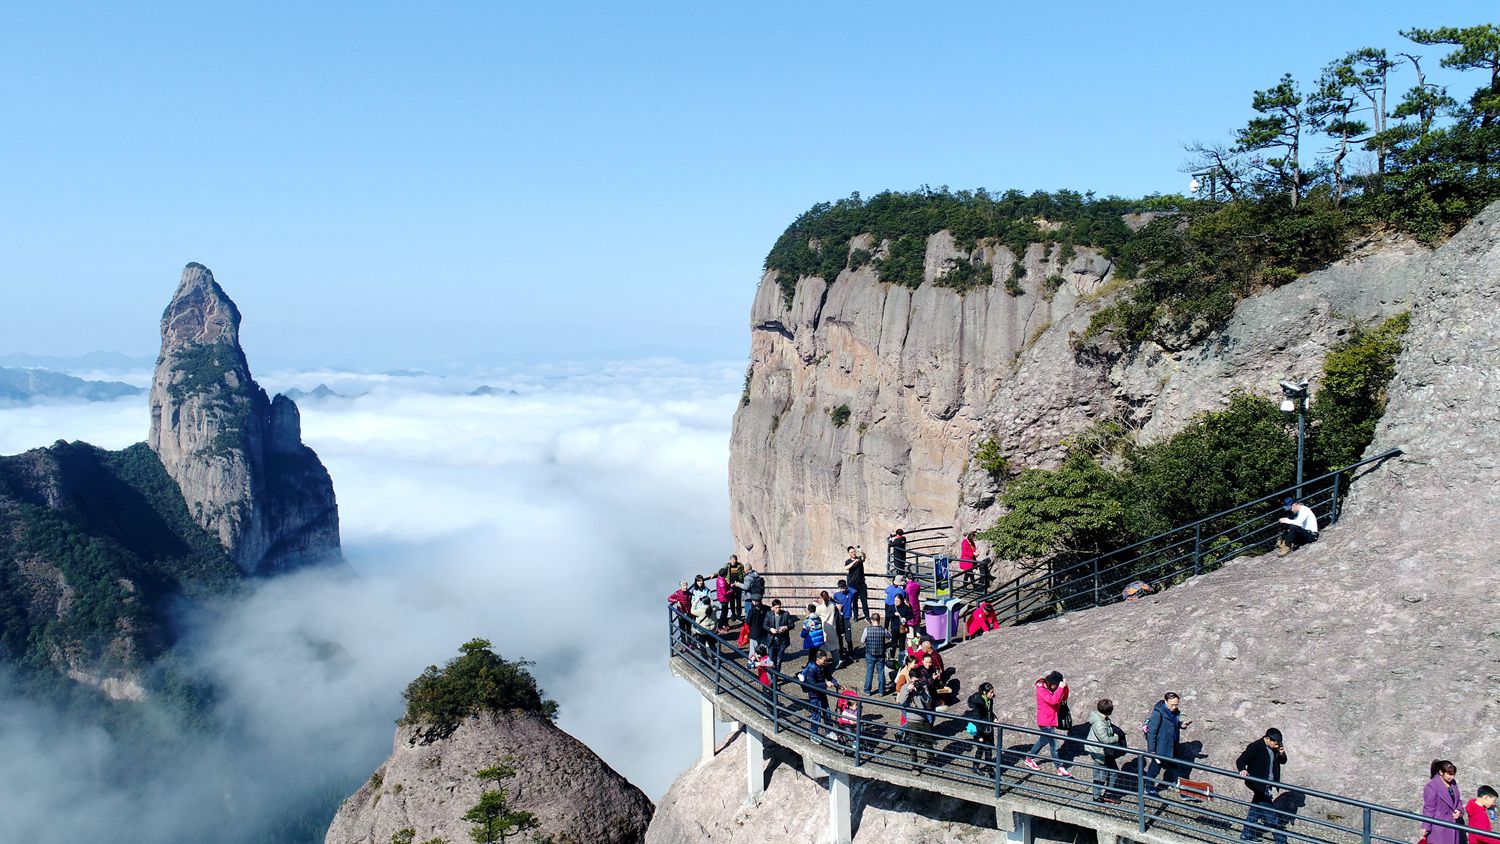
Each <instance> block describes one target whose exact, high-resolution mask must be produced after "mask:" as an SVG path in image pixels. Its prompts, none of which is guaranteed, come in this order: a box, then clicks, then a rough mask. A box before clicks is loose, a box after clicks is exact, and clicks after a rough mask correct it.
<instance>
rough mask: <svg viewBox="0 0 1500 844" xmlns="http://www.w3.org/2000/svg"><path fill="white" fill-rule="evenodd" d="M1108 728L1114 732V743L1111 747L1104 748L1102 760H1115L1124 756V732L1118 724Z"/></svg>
mask: <svg viewBox="0 0 1500 844" xmlns="http://www.w3.org/2000/svg"><path fill="white" fill-rule="evenodd" d="M1110 727H1112V728H1113V729H1114V731H1115V743H1114V746H1113V747H1106V748H1104V758H1105V759H1107V760H1115V759H1119V758H1120V757H1121V756H1124V755H1125V731H1124V730H1122V729H1120V725H1119V724H1110Z"/></svg>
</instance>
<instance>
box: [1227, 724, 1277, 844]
mask: <svg viewBox="0 0 1500 844" xmlns="http://www.w3.org/2000/svg"><path fill="white" fill-rule="evenodd" d="M1285 764H1286V745H1285V744H1283V743H1282V740H1281V731H1280V730H1278V729H1276V728H1275V727H1272V728H1271V729H1269V730H1266V734H1265V735H1264V736H1261V737H1260V738H1258V739H1256V740H1255V741H1252V742H1250V744H1249V746H1248V747H1246V748H1245V752H1244V753H1241V754H1240V756H1239V758H1238V759H1236V760H1234V767H1235V769H1236V770H1238V771H1239V772H1240V776H1242V777H1253V778H1255V779H1258V780H1270V781H1271V782H1275V783H1280V782H1281V766H1282V765H1285ZM1245 787H1246V788H1248V789H1250V812H1249V814H1248V815H1246V816H1245V828H1244V829H1243V830H1241V831H1240V840H1241V841H1257V840H1259V839H1260V834H1261V832H1262V829H1263V828H1270V830H1271V840H1272V841H1273V842H1275V844H1286V833H1284V832H1282V831H1281V830H1282V828H1283V827H1284V826H1285V825H1286V823H1285V821H1284V820H1283V818H1282V816H1281V813H1280V812H1279V811H1277V809H1276V808H1275V803H1274V801H1273V800H1272V799H1271V796H1272V795H1271V789H1272V788H1273V786H1271V785H1268V784H1266V783H1263V782H1252V781H1250V780H1248V779H1247V780H1245Z"/></svg>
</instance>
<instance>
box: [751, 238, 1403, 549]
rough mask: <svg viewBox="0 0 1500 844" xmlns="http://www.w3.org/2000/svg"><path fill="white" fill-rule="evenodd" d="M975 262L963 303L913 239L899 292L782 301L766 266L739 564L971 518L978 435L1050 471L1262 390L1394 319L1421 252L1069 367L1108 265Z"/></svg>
mask: <svg viewBox="0 0 1500 844" xmlns="http://www.w3.org/2000/svg"><path fill="white" fill-rule="evenodd" d="M856 245H863V246H868V245H869V244H856ZM977 252H978V254H977V255H975V256H973V257H975V258H980V259H985V260H990V261H992V272H993V273H994V280H993V283H992V284H990V285H987V286H984V287H979V288H976V289H973V290H971V291H969V292H967V293H960V292H957V291H955V290H952V289H947V288H943V287H940V286H938V285H937V284H935V283H934V282H935V281H936V275H937V273H938V272H940V269H939V268H942V267H945V266H949V265H950V263H951V260H952V259H955V258H956V259H959V260H963V259H965V258H970V257H971V256H970V255H969V253H966V252H963V251H961V250H959V249H957V248H956V247H955V246H954V244H953V240H952V238H951V237H949V235H948V234H947V233H946V232H939V233H938V234H936V235H933V236H932V237H931V238H929V240H928V244H927V257H926V279H927V281H926V283H924V284H923V285H922V286H921V287H918V288H917V289H915V290H913V289H910V288H906V287H901V286H895V285H889V284H882V283H881V282H879V281H878V280H877V278H876V276H875V274H874V271H873V270H872V269H871V268H869V267H865V268H862V269H859V270H846V271H844V272H843V273H841V274H840V275H839V276H838V278H837V279H835V280H834V281H833V283H831V284H825V283H824V282H823V280H821V279H817V278H805V279H803V280H802V281H801V282H800V283H799V284H798V286H797V291H796V295H795V297H794V299H793V300H792V302H791V304H790V306H789V307H788V306H787V305H786V304H785V303H784V301H783V299H782V297H781V291H780V287H779V285H778V284H777V281H776V277H775V274H774V273H768V274H767V275H766V277H764V278H762V280H761V283H760V286H759V288H758V289H757V292H756V296H755V301H754V305H753V307H752V313H751V320H750V322H751V351H750V368H749V375H748V378H747V389H746V397H745V398H746V400H745V402H744V403H743V404H742V406H741V407H740V409H739V411H738V412H737V413H736V414H735V419H734V431H733V435H732V438H731V445H730V465H729V474H730V508H731V513H730V518H731V526H732V529H733V531H734V535H735V540H736V544H737V545H738V547H739V549H740V550H741V552H742V553H745V554H748V558H749V559H750V560H752V561H755V562H756V563H758V564H760V565H761V566H763V567H768V568H774V569H787V568H800V569H804V570H806V569H826V568H828V567H829V565H830V564H832V563H834V562H835V561H836V560H840V559H842V557H843V548H844V546H845V545H848V544H861V545H863V546H864V547H865V548H866V549H867V550H872V549H880V548H883V547H884V546H883V540H884V537H885V536H886V535H887V534H888V533H889V531H890V530H892V529H894V528H895V527H898V526H904V527H907V528H911V527H915V526H920V525H950V524H951V525H956V526H958V527H959V528H968V527H988V525H989V523H990V522H992V521H993V519H994V514H993V513H992V512H989V508H990V507H991V505H992V504H993V502H994V496H995V493H996V483H995V481H994V479H992V478H991V477H990V476H989V475H988V473H986V472H985V471H983V470H982V469H980V468H979V467H978V466H977V465H975V464H974V463H973V461H972V456H973V454H974V451H975V449H976V448H978V446H979V445H980V443H982V442H984V441H985V440H987V439H990V438H993V439H994V440H995V441H996V442H997V443H998V444H999V446H1000V448H1001V452H1002V453H1003V454H1004V455H1005V457H1006V458H1007V460H1008V461H1009V464H1010V466H1011V467H1012V468H1013V469H1020V468H1026V467H1031V466H1043V467H1046V466H1052V465H1055V463H1056V461H1057V460H1058V459H1059V458H1060V457H1061V456H1062V453H1063V451H1062V447H1061V442H1062V440H1063V439H1064V438H1066V437H1068V436H1071V435H1073V434H1076V433H1078V432H1079V431H1081V430H1083V429H1085V428H1086V427H1088V426H1089V425H1091V424H1093V423H1095V422H1096V421H1097V420H1101V419H1110V418H1115V419H1120V420H1123V421H1126V422H1127V423H1129V424H1130V425H1132V426H1136V427H1139V428H1140V436H1142V437H1143V438H1146V439H1149V438H1153V437H1159V436H1162V435H1164V434H1167V433H1170V432H1172V431H1175V430H1177V429H1179V428H1181V426H1182V425H1183V424H1184V423H1185V422H1186V421H1187V420H1188V419H1189V418H1191V417H1192V416H1193V415H1194V414H1196V413H1198V412H1201V411H1204V410H1210V409H1214V408H1216V407H1218V406H1220V405H1221V404H1222V403H1223V402H1224V401H1225V400H1226V399H1227V397H1228V396H1229V394H1230V393H1231V392H1233V391H1235V390H1250V391H1253V392H1258V393H1262V394H1270V393H1271V392H1272V391H1274V390H1275V389H1276V382H1277V381H1278V380H1279V379H1281V378H1284V377H1287V376H1289V375H1315V374H1316V373H1317V372H1318V371H1319V370H1320V369H1321V367H1322V363H1323V357H1324V355H1325V354H1326V352H1327V349H1328V347H1329V346H1330V345H1332V344H1334V343H1336V342H1337V341H1338V339H1339V338H1340V337H1341V336H1342V335H1343V334H1344V333H1345V332H1347V331H1348V329H1349V327H1350V325H1351V323H1352V322H1353V321H1368V320H1374V319H1379V318H1384V317H1387V316H1390V315H1392V314H1394V313H1396V312H1399V311H1400V310H1402V309H1404V308H1405V307H1406V303H1407V301H1408V300H1409V298H1410V292H1411V289H1412V287H1413V284H1414V283H1415V281H1416V279H1417V278H1418V276H1419V275H1420V273H1421V269H1422V267H1423V265H1424V264H1425V262H1426V259H1427V257H1428V253H1427V251H1426V250H1425V249H1423V248H1421V247H1420V246H1418V245H1415V244H1413V243H1411V242H1409V241H1405V240H1402V239H1400V238H1389V239H1383V240H1379V241H1374V242H1370V243H1366V244H1362V245H1361V246H1360V247H1359V248H1358V249H1357V250H1356V251H1355V252H1354V253H1353V254H1352V256H1351V257H1350V258H1349V259H1348V260H1345V261H1341V262H1339V263H1338V264H1335V265H1334V266H1331V267H1329V268H1328V269H1326V270H1323V271H1320V272H1315V273H1312V274H1310V275H1308V276H1306V277H1304V278H1302V279H1300V280H1298V281H1296V282H1294V283H1292V284H1289V285H1287V286H1285V287H1281V288H1278V289H1276V290H1273V291H1269V292H1266V293H1263V294H1261V295H1259V296H1255V297H1252V298H1250V299H1248V300H1246V301H1245V302H1243V303H1241V305H1240V306H1239V308H1238V309H1237V310H1236V312H1235V314H1234V317H1233V318H1232V320H1231V321H1230V322H1229V324H1228V325H1227V326H1225V328H1224V329H1223V330H1221V331H1218V332H1215V333H1213V334H1212V335H1210V336H1209V337H1207V338H1206V339H1205V340H1203V341H1202V342H1200V343H1197V344H1195V345H1192V346H1187V347H1184V348H1168V347H1164V346H1161V345H1157V344H1147V345H1146V346H1145V347H1143V348H1142V349H1140V350H1138V351H1137V352H1135V353H1133V354H1131V355H1128V356H1125V357H1122V358H1120V359H1119V360H1116V361H1110V362H1098V361H1091V360H1083V359H1080V358H1079V357H1078V356H1076V355H1075V354H1074V353H1073V349H1072V346H1071V344H1070V335H1072V334H1075V333H1078V332H1082V331H1083V330H1084V328H1086V327H1087V325H1088V321H1089V317H1090V316H1091V315H1092V314H1093V313H1094V312H1095V311H1097V310H1098V308H1100V307H1101V306H1102V305H1103V304H1105V303H1107V302H1108V301H1110V299H1111V297H1112V296H1113V295H1115V294H1116V292H1117V291H1118V289H1119V288H1120V285H1119V284H1117V283H1116V282H1115V278H1114V273H1113V268H1112V266H1111V265H1110V263H1109V261H1108V260H1106V259H1104V258H1103V257H1101V256H1100V255H1098V254H1097V253H1095V252H1093V251H1092V250H1089V249H1087V248H1079V249H1077V250H1076V254H1075V255H1074V256H1073V257H1072V258H1071V259H1070V260H1068V261H1066V262H1063V261H1062V260H1061V256H1060V255H1057V254H1050V253H1049V252H1048V251H1047V250H1046V249H1045V248H1044V247H1043V246H1042V245H1041V244H1033V245H1032V246H1031V247H1030V248H1029V249H1028V250H1027V251H1026V253H1025V254H1024V255H1023V256H1022V259H1021V260H1022V261H1023V262H1024V264H1025V268H1026V269H1025V273H1024V276H1023V277H1022V279H1021V280H1020V282H1019V287H1020V289H1021V290H1022V292H1021V293H1020V294H1019V295H1013V294H1012V293H1011V292H1010V291H1009V290H1008V289H1007V286H1006V283H1005V280H1006V279H1007V278H1009V277H1010V275H1011V264H1012V263H1013V261H1014V259H1013V258H1012V256H1011V254H1010V252H1009V250H1007V249H1004V248H995V247H993V246H984V245H981V246H980V247H979V248H978V250H977ZM1049 279H1050V280H1051V281H1049ZM1058 279H1061V284H1060V285H1059V284H1058V283H1057V282H1058ZM1054 287H1055V288H1056V289H1055V290H1054V289H1053V288H1054ZM842 405H847V406H848V408H849V418H848V420H847V422H846V423H845V424H843V425H839V424H837V423H836V420H835V419H834V417H833V415H832V411H833V410H834V409H835V408H838V407H840V406H842ZM880 553H881V552H880V551H878V550H875V551H874V555H875V556H877V557H878V556H879V555H880Z"/></svg>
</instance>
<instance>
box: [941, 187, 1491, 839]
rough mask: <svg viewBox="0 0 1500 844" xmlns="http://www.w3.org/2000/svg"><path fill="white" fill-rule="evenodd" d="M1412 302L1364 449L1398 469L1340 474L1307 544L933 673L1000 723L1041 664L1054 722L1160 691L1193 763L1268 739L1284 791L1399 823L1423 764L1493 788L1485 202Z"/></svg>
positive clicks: (981, 651)
mask: <svg viewBox="0 0 1500 844" xmlns="http://www.w3.org/2000/svg"><path fill="white" fill-rule="evenodd" d="M1418 289H1419V290H1421V291H1422V292H1421V293H1420V294H1418V295H1417V296H1416V298H1415V301H1414V303H1413V308H1412V324H1411V328H1410V330H1409V331H1408V332H1407V334H1406V345H1405V349H1404V350H1403V352H1402V354H1401V357H1400V359H1399V361H1398V363H1397V372H1396V377H1395V379H1394V381H1393V382H1392V384H1391V387H1390V392H1389V404H1388V406H1387V410H1386V414H1385V417H1384V418H1383V419H1382V421H1381V423H1380V427H1379V429H1378V430H1377V433H1376V440H1375V443H1374V444H1373V445H1372V446H1371V450H1370V452H1369V453H1371V454H1375V453H1378V452H1379V451H1383V450H1385V449H1389V448H1393V447H1399V448H1402V449H1404V450H1405V451H1406V456H1404V457H1402V458H1399V459H1398V460H1396V461H1393V462H1389V463H1387V464H1386V465H1384V466H1382V467H1381V468H1379V469H1376V470H1373V471H1371V472H1369V473H1368V474H1367V476H1366V477H1364V478H1363V479H1361V480H1360V481H1358V482H1357V484H1356V485H1355V486H1354V488H1353V494H1352V496H1351V498H1350V500H1349V505H1348V507H1347V508H1346V510H1345V512H1344V515H1343V518H1341V520H1340V521H1339V523H1338V525H1337V526H1336V527H1334V528H1332V529H1331V530H1329V531H1327V532H1326V533H1325V535H1324V537H1323V538H1322V540H1320V541H1319V542H1318V543H1317V544H1315V545H1311V546H1308V547H1306V548H1303V549H1301V550H1299V551H1297V552H1296V553H1295V554H1292V555H1290V556H1288V557H1284V558H1277V557H1274V556H1266V557H1260V558H1254V559H1241V560H1238V561H1235V562H1233V563H1231V564H1229V565H1228V566H1226V567H1225V568H1223V569H1221V570H1219V571H1216V572H1214V573H1211V574H1208V575H1204V576H1202V577H1199V578H1196V579H1193V580H1190V581H1188V582H1186V583H1184V584H1182V585H1180V586H1176V587H1173V588H1171V589H1169V590H1167V591H1165V592H1163V593H1161V594H1160V595H1158V596H1155V597H1151V598H1148V599H1145V600H1142V601H1138V602H1134V603H1128V604H1115V605H1112V606H1108V607H1104V608H1100V609H1095V610H1088V611H1084V612H1079V613H1074V614H1070V615H1067V616H1063V617H1062V618H1059V619H1056V620H1053V621H1048V622H1042V623H1038V624H1032V625H1027V626H1024V627H1020V628H1015V629H1006V630H1001V631H998V632H997V633H993V634H988V635H986V636H984V637H983V638H981V639H978V640H976V641H973V642H970V643H966V644H963V645H960V646H958V647H956V648H954V649H953V650H951V651H950V653H949V655H948V656H947V657H946V661H947V663H948V664H949V665H951V666H954V667H955V668H956V669H957V671H958V673H959V676H960V677H962V678H965V679H967V680H968V681H969V682H970V683H977V682H980V681H983V680H989V681H990V682H993V683H995V685H996V687H997V689H998V690H999V697H998V699H997V711H998V714H999V715H1000V717H1001V718H1002V719H1003V720H1007V721H1012V722H1023V723H1024V722H1027V720H1028V719H1030V718H1031V717H1032V714H1033V708H1034V701H1033V695H1032V692H1031V685H1032V683H1033V681H1034V679H1035V678H1036V677H1038V676H1040V675H1042V674H1045V673H1046V672H1047V671H1049V670H1051V669H1054V668H1055V669H1057V670H1060V671H1062V672H1063V673H1064V674H1065V675H1067V676H1068V677H1069V680H1070V683H1071V685H1072V687H1073V696H1074V701H1075V706H1074V711H1075V712H1087V711H1089V708H1090V706H1091V704H1092V702H1093V701H1094V700H1096V699H1097V698H1099V697H1110V698H1112V699H1113V700H1114V701H1115V702H1116V707H1117V710H1116V720H1117V722H1120V723H1124V724H1127V725H1134V724H1136V723H1138V722H1139V721H1140V720H1143V719H1144V718H1145V717H1146V715H1147V713H1148V711H1149V709H1150V707H1151V705H1152V704H1153V702H1154V701H1155V700H1156V699H1158V698H1159V697H1160V696H1161V694H1162V692H1163V691H1165V690H1168V689H1173V690H1176V691H1179V692H1181V693H1182V694H1183V711H1184V712H1185V713H1186V717H1188V718H1190V719H1193V720H1194V721H1195V724H1194V726H1193V728H1192V729H1191V730H1190V731H1189V732H1188V733H1186V734H1185V736H1184V739H1185V740H1194V741H1201V742H1202V743H1203V752H1205V753H1207V754H1208V759H1207V763H1208V764H1211V765H1216V766H1219V767H1232V764H1233V760H1234V757H1235V755H1236V754H1237V753H1238V752H1239V750H1240V749H1242V748H1243V747H1244V745H1245V743H1246V742H1248V741H1250V740H1251V739H1253V738H1255V737H1256V736H1258V735H1260V734H1261V733H1262V732H1263V731H1264V730H1265V729H1266V728H1267V727H1270V726H1276V727H1279V728H1280V729H1281V730H1282V731H1283V732H1284V733H1285V734H1286V736H1287V742H1288V746H1289V747H1290V753H1291V756H1292V758H1291V764H1290V765H1289V766H1288V767H1287V769H1286V771H1285V779H1286V780H1288V781H1293V782H1299V783H1303V784H1306V785H1309V786H1312V787H1315V788H1319V789H1322V790H1325V791H1333V792H1336V793H1343V794H1348V795H1353V796H1358V797H1363V798H1366V799H1372V800H1376V801H1379V802H1382V803H1386V804H1390V805H1395V806H1399V807H1404V808H1407V809H1410V810H1413V811H1415V810H1417V809H1418V808H1419V807H1420V798H1421V786H1422V784H1423V783H1424V782H1425V780H1426V779H1427V765H1428V763H1429V762H1430V761H1431V760H1432V759H1433V758H1436V757H1443V758H1451V759H1453V760H1454V761H1455V763H1456V764H1457V765H1458V767H1459V771H1460V775H1461V779H1462V781H1463V782H1464V783H1465V784H1466V786H1465V787H1466V789H1471V788H1472V787H1473V786H1476V785H1478V784H1480V783H1487V782H1493V781H1495V780H1500V727H1497V723H1500V613H1497V612H1495V609H1494V600H1493V595H1494V577H1495V572H1496V569H1495V559H1496V558H1495V548H1496V547H1497V545H1500V525H1497V522H1496V519H1495V518H1494V514H1495V512H1496V510H1497V507H1500V464H1497V455H1500V301H1497V299H1500V205H1496V206H1493V207H1491V208H1490V209H1489V210H1487V211H1486V212H1485V213H1484V214H1482V215H1481V216H1480V217H1479V218H1477V219H1476V220H1475V221H1474V222H1473V223H1471V224H1470V225H1469V226H1468V227H1467V228H1466V229H1464V230H1463V231H1462V232H1461V233H1459V234H1458V235H1457V236H1456V237H1455V238H1454V239H1453V240H1452V241H1450V242H1449V243H1447V244H1446V245H1444V246H1443V247H1442V248H1441V249H1440V250H1439V251H1438V252H1437V253H1436V255H1435V256H1434V257H1433V259H1432V260H1431V262H1430V263H1429V264H1428V266H1427V268H1426V270H1425V274H1424V276H1423V278H1422V279H1421V280H1420V281H1419V283H1418ZM1126 733H1127V735H1128V736H1130V737H1131V740H1132V743H1133V744H1135V745H1136V746H1139V745H1140V734H1139V733H1138V732H1135V731H1134V730H1131V729H1127V730H1126Z"/></svg>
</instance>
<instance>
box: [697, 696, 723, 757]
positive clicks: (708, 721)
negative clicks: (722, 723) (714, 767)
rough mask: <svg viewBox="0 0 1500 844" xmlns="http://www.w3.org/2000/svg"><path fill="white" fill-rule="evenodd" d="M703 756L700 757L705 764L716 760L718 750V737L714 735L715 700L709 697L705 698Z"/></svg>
mask: <svg viewBox="0 0 1500 844" xmlns="http://www.w3.org/2000/svg"><path fill="white" fill-rule="evenodd" d="M702 734H703V754H702V755H701V756H700V757H699V758H700V759H702V760H703V761H704V762H708V761H711V760H712V759H713V758H714V751H715V750H716V749H718V744H719V741H718V736H717V735H715V733H714V699H713V698H711V697H709V696H708V695H704V696H703V721H702Z"/></svg>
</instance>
